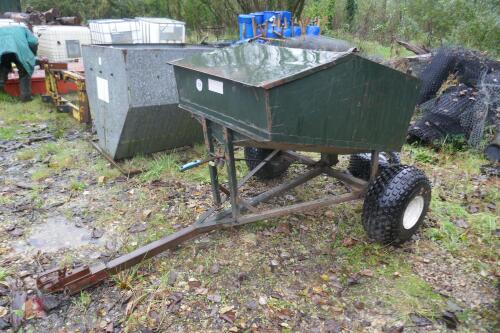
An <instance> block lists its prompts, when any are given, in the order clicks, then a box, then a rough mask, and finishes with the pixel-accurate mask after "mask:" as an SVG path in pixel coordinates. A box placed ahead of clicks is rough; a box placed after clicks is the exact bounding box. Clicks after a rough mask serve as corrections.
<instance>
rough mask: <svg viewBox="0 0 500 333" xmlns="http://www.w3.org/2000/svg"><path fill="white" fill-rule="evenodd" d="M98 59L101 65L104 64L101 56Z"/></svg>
mask: <svg viewBox="0 0 500 333" xmlns="http://www.w3.org/2000/svg"><path fill="white" fill-rule="evenodd" d="M97 61H98V62H99V66H101V65H102V59H101V57H99V58H97Z"/></svg>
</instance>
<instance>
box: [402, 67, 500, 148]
mask: <svg viewBox="0 0 500 333" xmlns="http://www.w3.org/2000/svg"><path fill="white" fill-rule="evenodd" d="M499 98H500V72H493V73H490V74H486V73H483V74H482V75H481V76H480V79H479V80H478V88H477V89H475V88H471V87H468V86H466V85H464V84H459V85H457V86H453V87H450V88H448V89H447V90H446V91H445V92H443V94H442V95H441V96H438V97H436V98H433V99H431V100H429V101H427V102H425V103H423V104H421V105H420V107H419V108H420V110H421V111H422V113H423V115H422V117H421V118H420V119H419V120H418V121H417V122H415V123H414V124H413V125H411V126H410V129H409V131H408V141H409V142H413V141H421V142H424V143H430V144H432V143H434V142H436V141H439V140H442V139H444V138H445V137H447V136H454V135H464V136H465V138H466V139H467V140H468V143H469V144H470V145H471V146H474V147H477V146H478V145H479V144H480V143H481V140H482V138H483V132H484V128H485V126H487V124H489V123H493V122H494V121H495V119H498V118H496V117H495V114H496V112H498V107H499V106H500V104H499Z"/></svg>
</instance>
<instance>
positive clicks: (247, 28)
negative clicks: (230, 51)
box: [238, 14, 254, 40]
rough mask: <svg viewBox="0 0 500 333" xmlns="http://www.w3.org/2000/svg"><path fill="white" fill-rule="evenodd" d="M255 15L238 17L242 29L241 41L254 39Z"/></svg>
mask: <svg viewBox="0 0 500 333" xmlns="http://www.w3.org/2000/svg"><path fill="white" fill-rule="evenodd" d="M253 17H254V16H253V15H245V14H240V15H238V25H239V29H240V40H241V39H248V38H252V37H254V35H253V28H252V18H253Z"/></svg>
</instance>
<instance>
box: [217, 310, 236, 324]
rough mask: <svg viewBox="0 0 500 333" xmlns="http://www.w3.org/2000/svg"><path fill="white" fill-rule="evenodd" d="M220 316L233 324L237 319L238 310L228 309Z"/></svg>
mask: <svg viewBox="0 0 500 333" xmlns="http://www.w3.org/2000/svg"><path fill="white" fill-rule="evenodd" d="M220 317H221V319H224V320H225V321H227V322H228V323H231V324H232V323H233V322H234V320H235V319H236V312H235V311H227V312H224V314H222V315H221V316H220Z"/></svg>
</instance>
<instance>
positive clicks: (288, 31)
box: [283, 28, 292, 38]
mask: <svg viewBox="0 0 500 333" xmlns="http://www.w3.org/2000/svg"><path fill="white" fill-rule="evenodd" d="M283 37H285V38H289V37H292V29H291V28H284V29H283Z"/></svg>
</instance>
